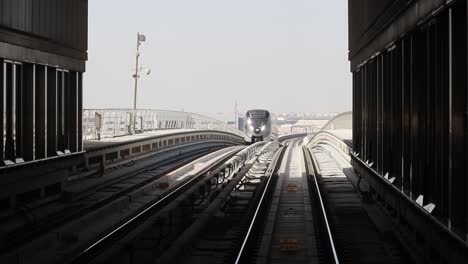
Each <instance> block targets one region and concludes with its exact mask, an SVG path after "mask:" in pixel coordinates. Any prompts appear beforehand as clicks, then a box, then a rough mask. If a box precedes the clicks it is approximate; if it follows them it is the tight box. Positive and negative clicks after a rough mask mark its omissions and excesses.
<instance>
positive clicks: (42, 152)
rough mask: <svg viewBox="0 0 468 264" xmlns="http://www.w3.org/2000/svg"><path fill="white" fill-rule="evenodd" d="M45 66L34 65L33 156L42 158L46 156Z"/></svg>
mask: <svg viewBox="0 0 468 264" xmlns="http://www.w3.org/2000/svg"><path fill="white" fill-rule="evenodd" d="M46 74H47V71H46V66H44V65H35V72H34V77H35V80H34V82H35V94H36V98H35V111H36V115H35V119H34V126H35V128H34V129H35V135H34V136H35V158H36V159H43V158H45V157H46V156H47V150H46V142H47V138H46V123H47V116H48V112H47V81H46V80H47V78H46Z"/></svg>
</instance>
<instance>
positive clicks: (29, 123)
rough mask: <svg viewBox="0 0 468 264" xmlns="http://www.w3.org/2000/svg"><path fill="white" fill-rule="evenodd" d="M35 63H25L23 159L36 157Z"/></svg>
mask: <svg viewBox="0 0 468 264" xmlns="http://www.w3.org/2000/svg"><path fill="white" fill-rule="evenodd" d="M34 96H35V94H34V65H33V64H30V63H26V64H24V65H23V111H22V112H23V133H22V134H23V136H22V139H23V155H22V157H23V159H24V160H26V161H29V160H33V159H34V117H35V111H34V104H35V100H34V99H35V98H34Z"/></svg>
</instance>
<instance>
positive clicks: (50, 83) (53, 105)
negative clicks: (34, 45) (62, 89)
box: [47, 67, 57, 157]
mask: <svg viewBox="0 0 468 264" xmlns="http://www.w3.org/2000/svg"><path fill="white" fill-rule="evenodd" d="M56 155H57V70H56V69H55V68H53V67H47V156H48V157H51V156H56Z"/></svg>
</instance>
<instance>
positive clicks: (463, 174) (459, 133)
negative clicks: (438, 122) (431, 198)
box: [449, 1, 468, 237]
mask: <svg viewBox="0 0 468 264" xmlns="http://www.w3.org/2000/svg"><path fill="white" fill-rule="evenodd" d="M467 19H468V18H467V4H466V1H457V2H456V3H455V5H454V7H453V8H451V34H450V38H451V41H450V43H451V47H450V48H451V54H450V55H451V56H450V59H451V64H450V82H449V84H450V88H451V95H450V96H451V98H450V99H451V109H450V110H451V146H450V147H451V153H450V158H451V160H450V161H451V162H450V163H449V164H450V167H451V171H450V178H449V180H450V182H449V195H450V202H449V219H450V227H451V229H452V230H453V231H454V232H456V233H457V234H459V235H460V236H461V237H466V234H467V231H468V214H467V212H468V186H467V184H468V173H467V169H468V166H467V158H468V155H467V146H468V145H467V144H468V142H467V137H468V130H467V125H468V122H467V116H466V113H467V110H468V107H467V102H468V93H467V86H468V82H467V76H468V65H467V60H468V56H467V44H468V43H467V30H468V27H467V23H468V21H467Z"/></svg>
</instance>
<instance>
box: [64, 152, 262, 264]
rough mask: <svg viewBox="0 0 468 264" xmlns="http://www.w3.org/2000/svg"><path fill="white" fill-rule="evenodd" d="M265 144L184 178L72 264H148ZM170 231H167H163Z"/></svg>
mask: <svg viewBox="0 0 468 264" xmlns="http://www.w3.org/2000/svg"><path fill="white" fill-rule="evenodd" d="M263 145H264V143H258V144H255V145H252V146H250V147H248V148H246V149H244V150H242V151H240V152H239V153H237V152H236V153H237V154H236V153H232V155H227V156H225V157H221V158H219V159H218V161H217V162H216V163H214V164H212V165H211V166H209V167H204V168H203V169H202V170H201V171H200V172H199V173H197V174H196V175H194V176H192V177H183V178H184V179H185V180H184V183H183V184H180V185H178V186H177V187H176V188H174V189H172V190H171V191H170V192H168V193H167V194H166V195H164V196H163V197H162V198H161V199H159V200H158V201H156V202H155V203H152V204H151V205H150V206H149V207H147V208H146V209H145V210H143V211H141V212H140V213H138V214H136V215H135V216H134V217H132V218H131V219H129V220H128V221H125V222H123V223H122V224H120V225H118V226H116V227H115V228H113V229H112V230H111V231H110V232H108V233H107V234H105V235H103V236H101V237H99V238H98V239H97V240H95V241H94V242H93V243H91V244H90V245H89V246H87V247H86V248H83V249H82V250H81V252H80V253H79V254H78V255H76V256H70V257H69V258H68V259H66V260H67V262H68V263H90V262H91V263H109V262H118V261H119V262H122V259H129V260H131V261H129V262H130V263H131V262H133V263H142V262H143V263H144V262H148V259H151V256H153V255H155V254H157V252H162V251H163V250H165V244H166V243H168V242H170V241H172V240H173V239H172V237H175V236H178V235H180V232H181V231H182V230H183V229H184V228H185V227H186V225H187V224H188V223H189V222H190V221H191V217H190V215H189V213H190V212H196V211H197V209H198V208H200V206H203V205H205V204H208V203H210V202H211V201H212V199H213V197H214V196H213V195H216V194H217V193H219V192H220V190H221V189H222V187H223V186H224V185H225V184H226V183H227V182H228V180H229V179H230V177H231V175H234V174H236V173H237V172H238V170H239V169H240V168H241V167H243V166H244V165H243V164H244V163H245V162H246V161H247V160H248V159H250V158H251V157H252V156H253V155H255V154H256V153H257V151H258V150H259V149H260V147H262V146H263ZM164 228H166V229H165V230H162V229H164Z"/></svg>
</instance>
